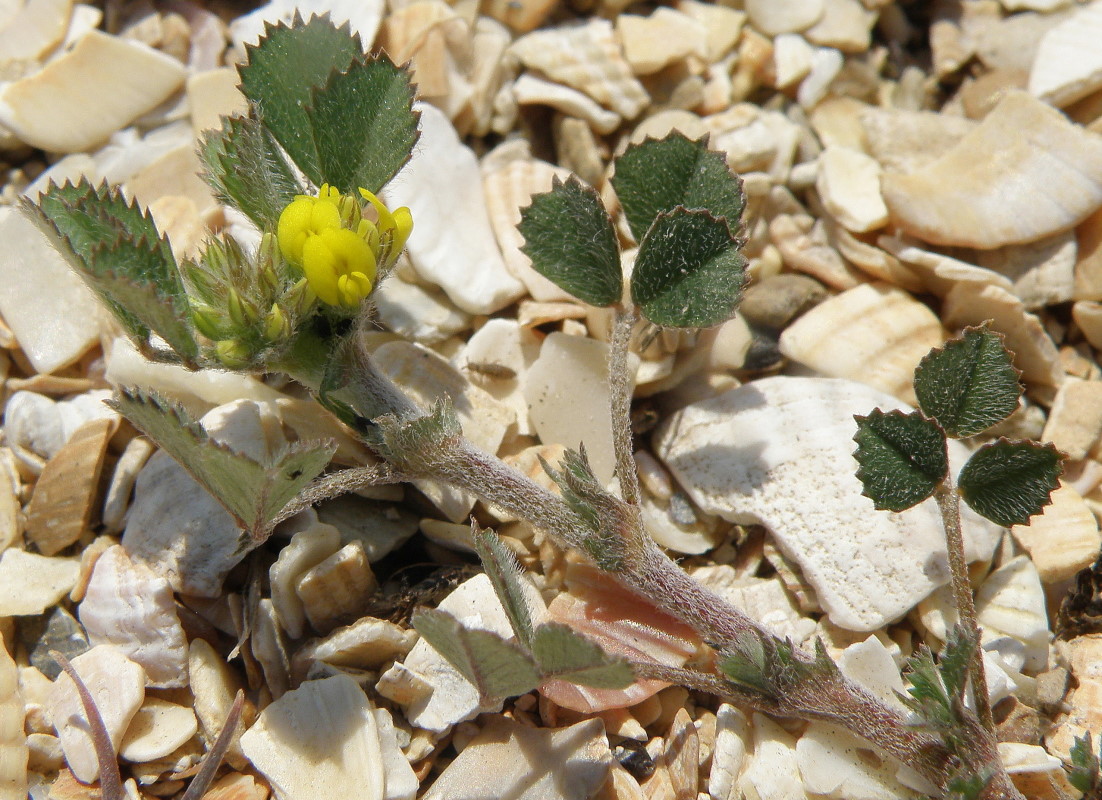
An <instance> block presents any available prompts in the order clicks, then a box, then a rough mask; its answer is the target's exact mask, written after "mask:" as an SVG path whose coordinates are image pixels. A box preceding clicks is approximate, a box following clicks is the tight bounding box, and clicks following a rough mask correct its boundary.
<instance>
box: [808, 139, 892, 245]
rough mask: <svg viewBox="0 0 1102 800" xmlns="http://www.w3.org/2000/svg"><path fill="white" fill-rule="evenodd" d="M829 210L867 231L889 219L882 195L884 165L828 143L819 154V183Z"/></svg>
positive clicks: (849, 224) (851, 227) (854, 228)
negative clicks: (881, 179) (882, 168)
mask: <svg viewBox="0 0 1102 800" xmlns="http://www.w3.org/2000/svg"><path fill="white" fill-rule="evenodd" d="M815 186H816V188H817V189H818V191H819V197H820V198H821V199H822V201H823V205H824V206H825V207H826V210H827V211H828V212H829V213H830V214H832V215H833V216H834V217H835V219H837V220H838V221H839V222H840V223H842V225H844V226H845V227H846V228H847V229H848V230H851V231H854V232H856V233H864V232H866V231H871V230H874V229H876V228H880V227H883V226H884V225H886V224H887V222H888V207H887V206H885V205H884V198H882V197H881V196H880V165H879V164H877V163H876V161H875V160H874V159H872V158H870V157H869V156H867V155H865V154H864V153H861V152H859V151H857V150H851V149H849V148H847V147H827V148H826V149H825V150H824V151H823V152H822V153H821V154H820V155H819V177H818V179H817V181H816V184H815Z"/></svg>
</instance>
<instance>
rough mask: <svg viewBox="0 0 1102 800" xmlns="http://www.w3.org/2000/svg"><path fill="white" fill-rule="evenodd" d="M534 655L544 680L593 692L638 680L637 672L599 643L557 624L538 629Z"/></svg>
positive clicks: (533, 644) (533, 641) (549, 624)
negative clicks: (548, 679)
mask: <svg viewBox="0 0 1102 800" xmlns="http://www.w3.org/2000/svg"><path fill="white" fill-rule="evenodd" d="M532 655H533V656H534V657H535V659H536V663H537V664H538V665H539V669H540V672H541V673H542V675H543V676H544V677H545V678H548V677H554V678H558V679H559V680H564V681H569V682H570V683H576V684H578V685H580V686H589V687H591V688H594V689H624V688H626V687H628V686H630V685H631V684H632V683H633V682H634V681H635V673H634V672H632V669H631V666H630V665H629V664H628V663H627V662H626V661H624V660H622V659H619V658H616V657H615V656H610V655H608V654H607V653H605V651H604V650H602V649H601V647H600V645H598V644H597V643H596V642H591V641H590V640H589V639H586V638H585V637H584V636H582V635H581V634H578V633H575V632H574V631H573V630H572V629H571V628H569V627H568V626H566V625H562V624H560V623H558V622H545V623H544V624H542V625H540V626H539V627H538V628H536V633H535V636H534V637H533V639H532Z"/></svg>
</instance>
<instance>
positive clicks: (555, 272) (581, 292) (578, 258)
mask: <svg viewBox="0 0 1102 800" xmlns="http://www.w3.org/2000/svg"><path fill="white" fill-rule="evenodd" d="M517 230H519V231H520V233H521V235H522V236H523V237H524V247H523V248H522V249H523V251H524V253H525V254H526V255H527V256H528V257H529V258H530V259H532V267H533V268H534V269H535V270H536V272H538V273H539V274H540V275H542V276H543V277H545V278H547V279H548V280H549V281H552V282H553V283H555V284H556V285H557V286H559V287H560V288H562V289H565V290H566V291H568V292H570V294H572V295H574V296H575V297H577V298H579V299H580V300H584V301H585V302H587V303H589V304H590V305H593V306H610V305H612V304H613V303H618V302H620V298H621V296H622V295H623V291H624V276H623V271H622V270H621V269H620V250H619V248H618V247H617V245H616V231H615V230H614V229H613V227H612V218H611V217H609V215H608V212H607V211H605V207H604V205H603V204H602V203H601V198H600V195H598V194H597V192H596V190H594V189H593V188H592V187H590V186H586V185H585V184H583V183H582V182H581V181H579V180H578V179H577V178H575V177H573V176H571V177H570V178H569V179H568V180H567V181H566V183H563V182H561V181H559V180H558V178H556V179H555V180H554V182H553V184H552V188H551V191H550V192H547V193H545V194H538V195H536V196H535V197H533V198H532V205H530V206H528V208H526V209H524V210H523V211H521V214H520V225H518V226H517Z"/></svg>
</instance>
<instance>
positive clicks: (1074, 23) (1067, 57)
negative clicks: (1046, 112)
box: [1029, 3, 1102, 108]
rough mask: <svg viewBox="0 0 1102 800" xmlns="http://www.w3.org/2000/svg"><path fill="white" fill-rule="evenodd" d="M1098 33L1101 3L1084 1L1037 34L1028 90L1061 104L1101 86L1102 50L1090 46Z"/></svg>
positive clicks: (1101, 32) (1101, 22)
mask: <svg viewBox="0 0 1102 800" xmlns="http://www.w3.org/2000/svg"><path fill="white" fill-rule="evenodd" d="M1099 35H1102V4H1100V3H1088V4H1087V5H1084V6H1082V7H1080V8H1079V9H1078V10H1077V11H1076V12H1075V13H1074V14H1071V15H1070V16H1067V17H1065V18H1064V19H1063V20H1062V21H1061V22H1060V23H1059V24H1057V25H1055V26H1053V27H1052V28H1050V29H1049V30H1048V31H1047V32H1046V33H1045V35H1044V36H1042V37H1041V41H1040V44H1039V45H1038V46H1037V54H1036V56H1034V58H1033V68H1032V69H1031V70H1030V73H1029V92H1030V94H1032V95H1034V96H1036V97H1039V98H1040V99H1042V100H1044V101H1045V102H1046V103H1050V104H1052V105H1054V106H1056V107H1057V108H1063V107H1065V106H1069V105H1071V104H1072V103H1074V102H1075V101H1076V100H1079V99H1080V98H1083V97H1086V96H1087V95H1089V94H1091V93H1092V92H1094V91H1095V90H1096V89H1098V88H1099V87H1102V54H1100V53H1099V52H1098V49H1097V48H1095V47H1094V46H1093V44H1094V42H1096V41H1098V37H1099Z"/></svg>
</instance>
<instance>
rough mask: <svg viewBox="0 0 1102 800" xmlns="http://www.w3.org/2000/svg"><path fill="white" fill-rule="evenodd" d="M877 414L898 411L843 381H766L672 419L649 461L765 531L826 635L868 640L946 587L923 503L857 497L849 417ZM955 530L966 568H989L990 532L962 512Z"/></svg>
mask: <svg viewBox="0 0 1102 800" xmlns="http://www.w3.org/2000/svg"><path fill="white" fill-rule="evenodd" d="M878 407H879V408H882V409H885V410H890V409H897V408H902V407H903V406H902V404H900V403H899V401H898V400H896V399H894V398H892V397H891V396H890V395H887V394H884V393H883V392H880V391H877V390H876V389H872V388H870V387H867V386H863V385H861V384H858V383H854V382H851V381H841V380H827V379H821V378H787V377H775V378H765V379H762V380H758V381H754V382H753V383H749V384H746V385H745V386H741V387H739V388H737V389H732V390H730V391H728V392H725V393H723V394H721V395H718V396H716V397H714V398H712V399H710V400H705V401H703V402H699V403H694V404H693V405H690V406H688V407H686V408H685V409H683V410H681V411H679V412H678V413H676V414H675V415H673V417H671V418H670V419H669V420H668V421H667V422H665V423H664V424H663V425H662V426H661V427H660V428H659V431H658V435H657V438H656V453H657V455H658V456H659V457H660V458H661V459H662V460H663V461H664V462H665V464H666V465H667V466H668V467H669V468H670V470H671V471H672V472H673V473H674V475H675V476H676V477H677V479H678V481H679V482H680V483H681V485H682V486H683V487H684V488H685V490H686V491H688V492H689V494H690V495H691V496H692V498H693V500H694V501H696V503H697V505H699V506H700V507H701V508H702V509H703V510H704V511H706V512H708V513H713V514H719V515H720V516H722V517H724V518H725V519H729V520H732V521H735V522H741V523H758V524H762V525H765V526H766V527H767V528H768V529H769V531H770V533H771V534H772V536H773V537H774V538H775V540H776V541H777V543H778V545H779V546H780V548H781V550H782V551H783V552H784V554H785V555H786V556H788V557H789V558H792V559H793V560H794V561H795V562H796V563H797V564H798V565H799V567H800V569H801V571H802V572H803V576H804V578H805V579H806V580H807V581H808V582H809V583H810V584H811V585H812V587H814V589H815V592H816V595H817V597H818V599H819V602H820V603H821V604H822V606H823V608H824V609H825V610H826V612H827V614H828V615H829V616H830V619H831V621H832V622H833V623H834V624H836V625H838V626H839V627H842V628H846V629H849V630H855V631H871V630H875V629H877V628H879V627H882V626H883V625H885V624H887V623H888V622H891V621H892V620H895V619H898V618H899V617H900V616H902V615H903V614H905V613H907V611H909V610H910V609H911V608H913V607H914V605H915V604H916V603H917V602H918V601H919V600H921V599H922V598H923V597H925V596H926V595H927V594H929V593H930V592H931V591H932V590H933V589H934V588H935V587H937V586H939V585H941V584H942V583H944V582H945V581H946V580H947V579H948V577H949V575H948V571H947V564H946V562H945V558H946V556H945V534H944V531H943V530H942V524H941V517H940V515H939V514H938V513H937V509H936V507H935V506H934V504H933V501H932V500H930V501H927V502H926V503H923V504H920V505H918V506H917V507H915V508H913V509H910V510H908V511H905V512H903V513H901V514H889V513H877V512H875V511H874V509H873V505H872V501H871V500H869V499H868V498H867V497H864V496H862V487H861V483H860V481H858V479H857V477H856V475H855V471H856V463H855V462H854V461H853V458H852V456H851V453H852V451H853V441H852V440H853V435H854V433H855V432H856V430H857V427H856V422H854V420H853V415H854V414H868V413H869V412H870V411H871V410H872V409H874V408H878ZM950 444H952V443H950ZM963 455H964V451H963V446H961V447H960V448H957V447H951V448H950V456H951V458H952V460H954V461H958V462H963V461H964V458H963ZM964 525H965V536H966V541H967V542H968V550H969V554H970V555H969V557H970V558H973V559H975V558H985V557H987V556H988V555H989V554H990V553H991V551H992V549H993V547H994V545H995V541H996V539H997V529H996V528H995V527H994V526H992V525H991V524H990V523H987V522H985V521H981V520H980V519H979V518H978V517H976V516H975V515H972V514H970V513H968V512H966V515H965V521H964Z"/></svg>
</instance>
